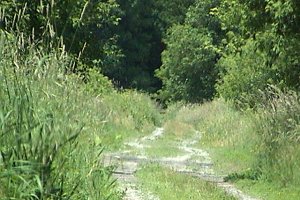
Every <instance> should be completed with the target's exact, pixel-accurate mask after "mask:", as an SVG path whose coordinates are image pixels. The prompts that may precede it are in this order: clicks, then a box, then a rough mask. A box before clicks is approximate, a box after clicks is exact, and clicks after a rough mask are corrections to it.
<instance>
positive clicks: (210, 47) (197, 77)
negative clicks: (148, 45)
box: [157, 0, 223, 102]
mask: <svg viewBox="0 0 300 200" xmlns="http://www.w3.org/2000/svg"><path fill="white" fill-rule="evenodd" d="M218 4H219V1H218V0H207V1H200V0H197V1H196V2H195V3H194V4H193V6H191V7H190V8H189V9H188V12H187V14H186V17H185V22H184V25H174V26H173V27H172V28H170V29H169V30H168V32H167V36H166V39H165V43H166V45H167V48H166V49H165V51H164V52H163V54H162V62H163V65H162V67H161V68H160V69H159V70H157V76H158V77H159V78H160V79H161V80H162V82H163V88H162V89H161V90H160V98H162V100H163V101H166V100H171V101H174V100H175V101H177V100H184V101H187V102H203V101H204V100H210V99H212V98H213V96H214V94H215V83H216V80H217V78H218V70H217V68H216V62H217V60H218V59H219V54H218V52H217V48H216V47H217V46H218V45H219V43H220V42H221V39H222V37H223V36H222V34H223V32H222V30H221V26H220V23H219V22H218V19H217V18H216V17H215V16H213V15H212V14H211V10H212V9H213V8H214V7H215V6H217V5H218Z"/></svg>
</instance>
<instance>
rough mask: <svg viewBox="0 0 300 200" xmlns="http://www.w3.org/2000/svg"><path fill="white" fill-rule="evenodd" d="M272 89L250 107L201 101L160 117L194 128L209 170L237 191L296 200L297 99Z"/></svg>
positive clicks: (173, 108) (298, 167) (298, 170)
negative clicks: (207, 156)
mask: <svg viewBox="0 0 300 200" xmlns="http://www.w3.org/2000/svg"><path fill="white" fill-rule="evenodd" d="M272 94H273V96H276V97H277V99H274V100H269V102H266V105H263V106H262V107H261V108H259V110H258V111H256V112H255V111H253V110H247V111H243V112H242V111H238V110H236V109H235V108H234V106H232V104H230V103H227V102H224V101H223V100H221V99H219V100H218V99H217V100H214V101H213V102H207V103H204V104H202V105H186V106H182V105H179V106H178V105H174V106H171V107H170V108H169V109H170V110H169V111H167V112H166V113H167V114H166V116H167V117H168V118H169V119H171V120H173V121H174V119H176V120H178V121H180V122H181V123H184V124H185V125H184V126H185V127H188V126H189V127H192V128H193V129H195V130H198V131H199V132H200V133H201V135H202V138H201V140H199V142H198V144H197V147H199V148H202V149H205V150H207V151H208V152H209V153H210V155H211V157H212V160H213V162H214V169H215V171H216V172H217V173H219V174H222V175H226V174H229V175H230V177H232V178H233V179H230V180H231V181H233V182H234V183H235V184H236V185H237V186H238V187H240V188H241V189H242V191H245V192H247V193H249V194H253V195H254V196H260V197H261V198H262V199H297V198H299V189H298V187H296V186H298V185H299V180H300V179H299V175H300V165H299V159H297V158H299V155H300V154H299V153H300V151H299V117H298V116H299V115H298V113H299V109H300V103H299V100H298V99H299V98H298V97H297V94H295V93H290V94H283V93H280V92H279V93H278V91H277V93H272ZM268 105H270V106H268ZM297 138H298V139H297ZM297 141H298V143H297ZM249 178H251V179H258V180H250V179H249Z"/></svg>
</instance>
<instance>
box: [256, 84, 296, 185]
mask: <svg viewBox="0 0 300 200" xmlns="http://www.w3.org/2000/svg"><path fill="white" fill-rule="evenodd" d="M264 97H265V104H264V105H262V106H261V109H260V110H259V119H260V123H259V136H260V143H259V157H258V167H260V168H261V170H262V172H263V175H264V177H265V178H267V179H268V180H271V181H275V182H279V183H281V184H282V185H284V186H286V185H289V184H294V185H299V184H300V161H299V158H300V145H299V144H300V129H299V127H300V114H299V113H300V99H299V94H297V93H296V92H291V91H289V92H282V91H280V90H279V89H277V88H274V87H271V88H270V89H269V90H268V91H267V92H266V94H265V95H264Z"/></svg>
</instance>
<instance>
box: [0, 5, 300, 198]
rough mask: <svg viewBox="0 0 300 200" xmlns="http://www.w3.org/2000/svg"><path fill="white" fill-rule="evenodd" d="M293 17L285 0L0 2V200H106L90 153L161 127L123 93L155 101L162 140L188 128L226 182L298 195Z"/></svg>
mask: <svg viewBox="0 0 300 200" xmlns="http://www.w3.org/2000/svg"><path fill="white" fill-rule="evenodd" d="M299 10H300V3H299V1H297V0H286V1H282V0H264V1H262V0H243V1H242V0H237V1H233V0H223V1H219V0H205V1H203V0H185V1H177V0H176V1H174V0H156V1H155V0H147V1H145V0H134V1H133V0H132V1H131V0H130V1H121V0H112V1H104V0H99V1H90V0H83V1H64V0H55V1H54V0H53V1H45V0H40V1H35V0H24V1H10V0H2V1H1V2H0V35H1V38H0V59H1V60H0V64H1V69H0V78H1V88H0V89H1V91H0V95H1V96H0V100H1V103H0V105H1V108H0V109H1V110H0V111H1V113H0V125H1V132H0V137H1V138H0V139H1V140H0V144H1V146H0V148H1V149H0V151H1V156H0V169H1V171H0V173H1V176H0V181H1V186H0V197H1V198H2V197H3V198H19V199H22V198H23V199H24V198H31V199H41V198H52V199H55V198H68V197H70V198H78V199H81V198H86V196H87V195H92V197H91V198H94V199H98V198H99V195H101V198H102V197H103V198H104V197H107V198H113V199H114V198H119V194H118V193H117V192H115V190H114V185H115V184H114V182H113V180H112V179H110V169H106V168H103V167H102V166H101V165H99V163H98V158H97V157H98V156H97V152H101V151H102V148H103V146H102V145H103V144H104V145H105V146H106V148H107V149H109V150H113V149H117V148H120V144H122V142H123V141H124V140H125V139H126V138H129V137H131V136H134V135H137V134H143V133H146V132H147V131H149V130H150V129H152V128H153V126H155V125H160V122H161V116H160V114H159V113H158V112H157V110H156V105H154V104H153V102H152V101H151V100H150V99H149V97H148V95H147V94H143V93H140V92H137V91H132V90H127V89H128V88H136V89H138V90H143V91H148V92H153V93H155V92H157V93H156V94H155V95H153V96H155V98H157V100H158V101H159V102H161V103H163V104H164V105H167V106H168V110H169V111H167V114H166V117H165V119H168V121H167V123H166V125H165V128H166V132H169V133H170V132H173V133H176V134H177V135H176V136H178V137H179V138H180V137H183V136H184V135H185V134H186V133H185V132H188V130H192V131H196V130H197V131H199V132H200V133H201V135H202V144H201V145H205V146H206V147H207V148H212V152H213V154H214V155H216V159H220V160H227V161H228V162H221V161H220V162H218V163H224V164H221V165H220V167H219V169H220V168H222V169H224V170H223V172H224V173H230V172H232V171H235V173H234V174H231V176H228V177H229V179H231V180H233V179H247V178H251V179H257V180H263V181H269V182H272V183H274V184H275V185H276V184H277V183H278V184H280V185H282V186H285V187H286V188H293V186H295V185H299V183H300V174H299V171H300V170H299V169H300V166H299V165H300V163H299V161H298V159H297V158H298V157H299V152H300V149H299V140H300V139H299V124H300V122H299V114H298V112H299V105H300V102H299V83H300V81H299V74H300V71H299V69H300V68H299V65H300V64H299V60H300V59H299V56H300V54H299V52H300V49H299V47H300V45H299V41H300V34H299V27H300V24H299V19H300V15H299V13H300V12H299ZM102 73H103V74H102ZM105 75H107V76H108V77H109V78H108V77H106V76H105ZM115 86H116V87H118V89H117V90H119V91H117V90H116V89H115V88H114V87H115ZM123 88H126V89H125V90H124V89H123ZM120 91H121V92H120ZM153 96H152V97H153ZM223 99H224V100H223ZM210 100H213V101H212V102H207V101H210ZM177 102H183V103H182V104H180V103H177ZM225 102H226V103H225ZM186 103H195V104H194V105H185V104H186ZM197 103H202V104H201V105H198V104H197ZM172 109H173V110H172ZM79 149H80V150H81V151H79ZM77 158H84V159H77ZM225 158H226V159H225ZM80 160H81V161H80ZM82 160H84V162H83V161H82ZM229 161H230V162H229ZM74 166H80V167H77V168H74ZM248 168H250V169H248ZM57 169H61V170H57ZM78 169H80V170H82V171H80V172H79V171H77V170H78ZM232 169H234V170H232ZM67 171H68V172H69V173H66V172H67ZM86 177H88V178H86ZM230 177H231V178H230ZM95 182H97V184H94V183H95ZM98 183H99V184H98ZM91 185H92V187H91ZM93 187H99V188H100V189H95V191H94V192H93V191H90V190H94V189H93ZM84 190H86V191H87V193H85V192H84ZM75 191H76V192H75ZM97 192H98V193H97ZM99 192H100V193H99ZM10 195H11V196H10ZM76 195H79V196H76ZM80 195H81V196H80ZM93 195H94V196H93ZM97 195H98V196H97Z"/></svg>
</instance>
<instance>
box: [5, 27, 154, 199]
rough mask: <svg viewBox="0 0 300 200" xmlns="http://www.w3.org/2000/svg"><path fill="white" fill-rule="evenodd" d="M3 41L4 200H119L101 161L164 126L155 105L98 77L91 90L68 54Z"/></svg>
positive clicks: (14, 38) (13, 38) (12, 38)
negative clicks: (138, 136) (74, 69)
mask: <svg viewBox="0 0 300 200" xmlns="http://www.w3.org/2000/svg"><path fill="white" fill-rule="evenodd" d="M0 34H1V35H0V38H1V40H0V41H1V42H0V58H1V59H0V63H1V69H0V79H1V85H0V102H1V103H0V119H1V120H0V126H1V131H0V138H1V139H0V153H1V154H0V198H1V199H121V197H122V193H120V192H119V191H118V190H117V187H116V182H115V180H114V179H113V178H112V176H111V173H112V169H113V168H112V167H104V166H103V165H102V163H101V154H102V152H103V150H104V148H105V147H107V148H108V149H116V148H119V147H120V144H121V143H122V142H123V141H124V140H125V139H126V138H128V137H130V136H133V135H134V134H142V132H143V131H144V132H146V131H148V130H150V129H151V128H152V127H153V126H154V125H158V124H159V123H160V116H159V113H158V112H156V105H155V104H154V103H153V102H152V101H151V100H150V98H149V97H147V96H146V95H144V94H139V93H137V92H134V91H127V92H122V93H119V92H117V91H116V90H115V89H114V88H113V87H112V84H111V83H110V81H109V80H108V79H107V78H105V77H103V76H102V75H100V74H98V73H96V72H95V71H93V70H91V71H88V76H85V77H88V78H89V80H88V83H87V84H86V83H85V79H82V77H81V76H80V74H79V75H76V74H72V73H70V72H69V71H68V69H70V65H72V57H69V56H68V54H67V53H66V52H64V51H63V50H59V49H53V50H52V51H48V50H44V49H43V47H42V46H39V45H38V42H37V43H35V42H29V41H25V40H26V38H25V37H23V35H22V34H16V35H15V34H10V33H8V32H4V31H1V32H0ZM41 42H42V41H41ZM61 49H63V48H61ZM70 61H71V62H70Z"/></svg>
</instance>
